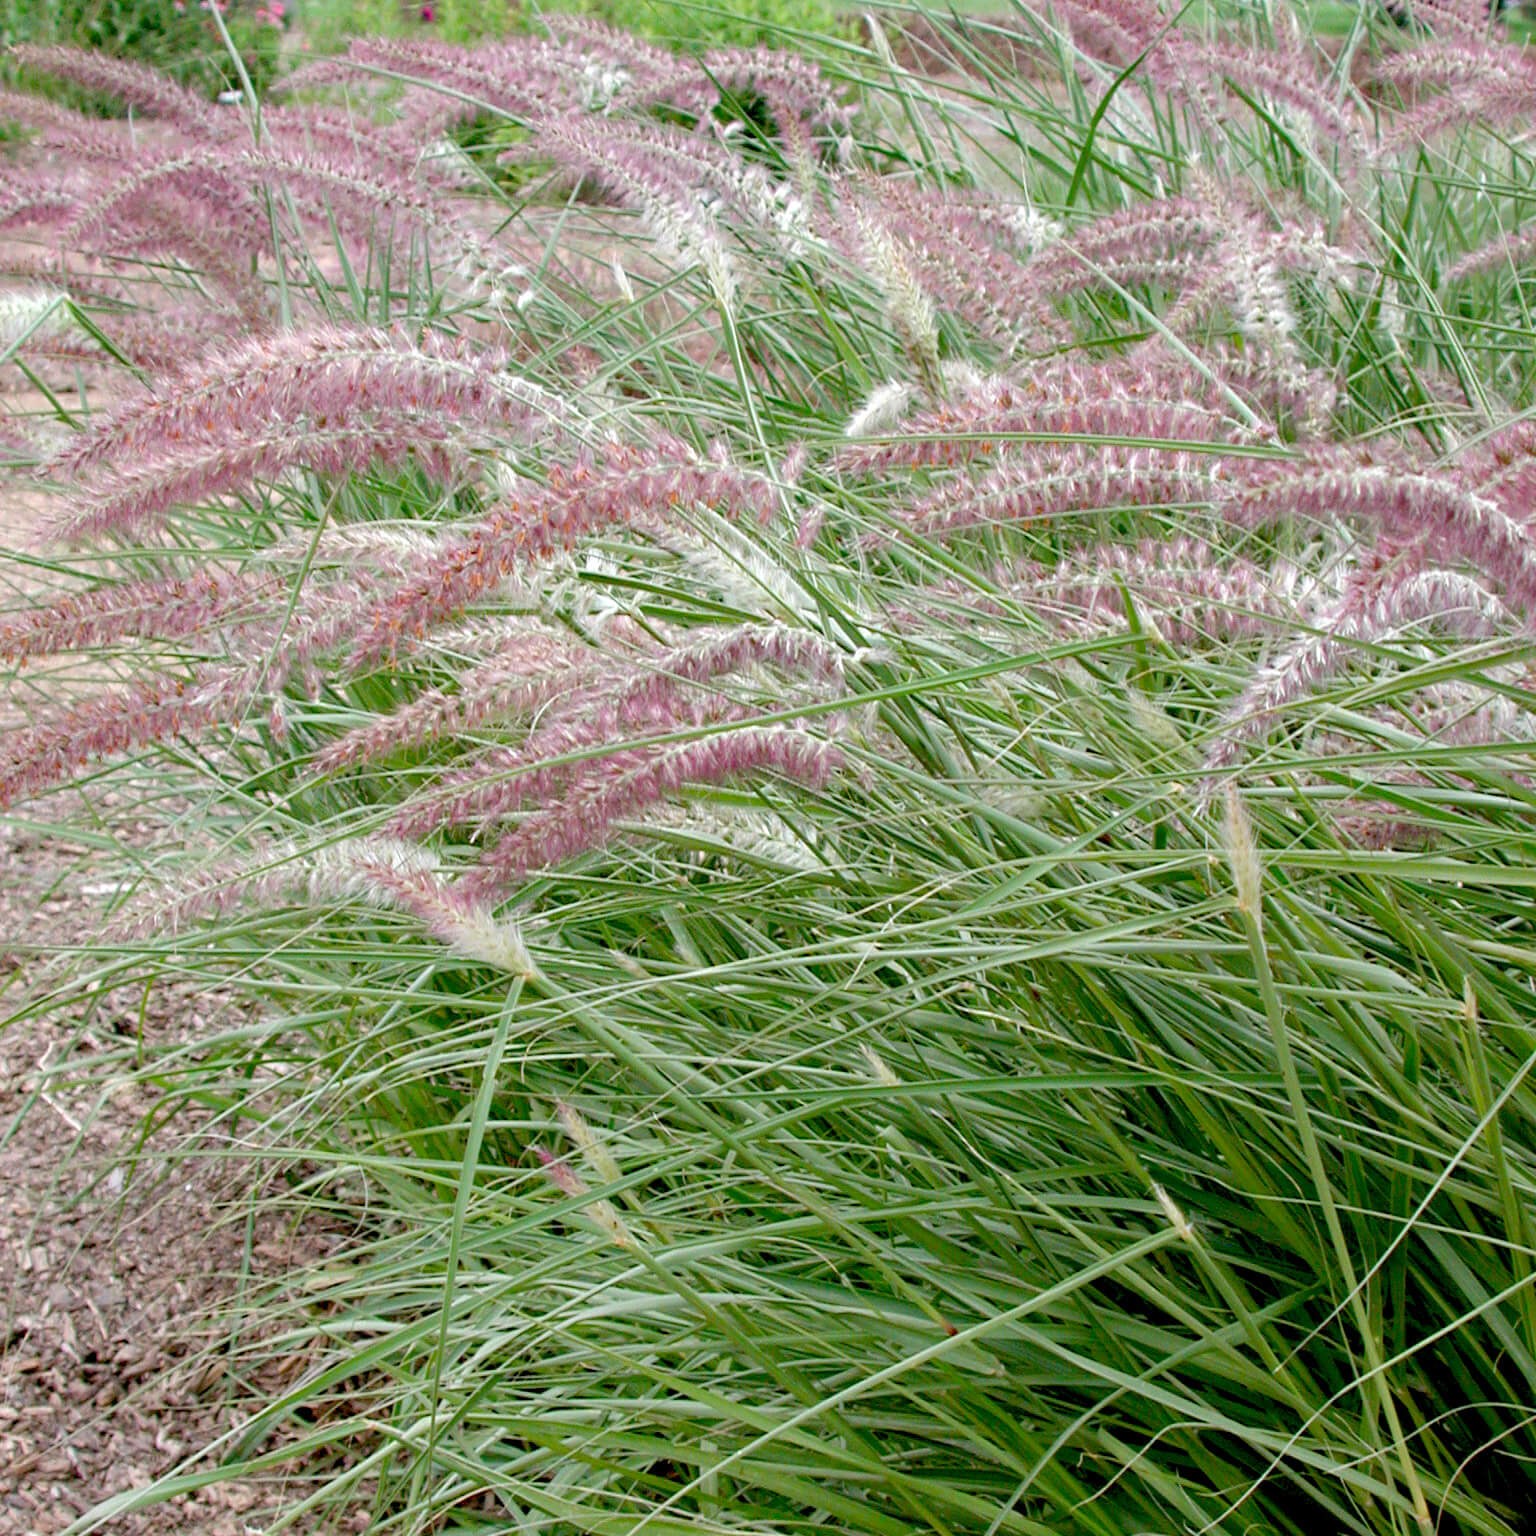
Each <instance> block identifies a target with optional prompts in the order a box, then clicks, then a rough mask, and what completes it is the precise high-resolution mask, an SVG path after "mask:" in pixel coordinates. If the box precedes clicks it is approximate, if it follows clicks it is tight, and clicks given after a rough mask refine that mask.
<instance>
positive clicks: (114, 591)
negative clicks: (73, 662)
mask: <svg viewBox="0 0 1536 1536" xmlns="http://www.w3.org/2000/svg"><path fill="white" fill-rule="evenodd" d="M282 591H283V583H282V582H281V581H280V580H279V578H278V577H277V576H276V575H275V574H273V573H270V572H243V573H231V572H226V571H218V570H211V571H194V572H192V573H191V574H189V575H186V576H162V577H156V578H151V579H149V580H142V581H128V582H113V583H107V584H104V585H102V586H99V587H93V588H92V589H91V590H90V591H88V592H81V593H72V594H70V595H69V596H68V597H61V598H58V599H56V600H55V601H53V602H51V603H48V604H45V605H44V606H42V607H38V608H32V609H28V610H27V611H26V612H24V613H22V614H21V615H19V616H17V617H15V618H10V619H3V618H0V659H3V660H6V661H21V660H24V659H25V658H27V657H29V656H44V655H48V654H51V653H56V652H60V651H81V650H86V649H90V648H94V647H97V646H103V645H110V644H111V643H112V642H114V641H116V640H122V639H127V638H129V637H138V638H149V637H154V638H158V639H172V638H178V637H181V636H186V635H195V634H198V633H201V632H202V631H204V630H206V629H209V628H211V627H212V626H213V625H215V624H218V625H221V626H226V625H230V624H233V623H238V622H240V621H241V620H242V619H243V618H254V617H256V616H257V615H259V614H263V613H265V612H266V611H267V607H268V605H269V604H270V602H271V601H272V600H273V599H275V598H276V596H277V595H278V594H279V593H280V592H282Z"/></svg>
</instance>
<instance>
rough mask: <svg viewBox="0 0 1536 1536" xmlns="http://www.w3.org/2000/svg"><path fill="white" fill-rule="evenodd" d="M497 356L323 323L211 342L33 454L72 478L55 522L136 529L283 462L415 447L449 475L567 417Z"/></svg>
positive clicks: (360, 459)
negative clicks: (44, 452) (49, 456)
mask: <svg viewBox="0 0 1536 1536" xmlns="http://www.w3.org/2000/svg"><path fill="white" fill-rule="evenodd" d="M506 362H507V360H506V357H505V355H504V354H501V353H498V352H495V351H493V350H491V349H488V348H487V349H484V350H477V349H474V348H472V347H470V346H467V345H466V344H463V343H461V342H457V341H453V340H450V339H448V338H445V337H441V336H438V335H436V334H435V333H428V334H427V335H425V336H423V337H421V338H419V339H417V338H413V337H412V336H410V335H408V334H406V333H403V332H399V331H362V330H358V331H344V330H339V329H333V328H320V329H316V330H313V331H306V332H297V333H292V334H285V335H281V336H275V337H271V338H264V339H261V340H258V341H254V342H248V343H245V344H244V345H242V346H239V347H236V348H233V349H231V350H226V351H222V352H220V353H218V354H215V355H213V356H211V357H209V358H207V359H204V360H202V361H201V362H199V363H198V364H197V365H196V366H194V367H193V368H191V369H189V370H188V371H187V372H186V373H184V374H182V375H181V376H179V377H178V378H175V379H173V380H172V381H171V382H170V383H169V384H168V385H167V386H166V388H165V389H164V391H163V392H162V393H161V394H159V395H156V396H153V397H151V398H149V399H147V400H142V401H137V402H133V403H131V404H128V405H125V406H122V407H120V408H119V409H118V410H117V411H116V412H114V413H113V414H112V415H110V416H108V417H107V418H106V419H104V420H103V421H101V422H100V423H99V424H98V425H95V426H93V427H92V428H91V429H90V430H88V431H87V432H86V433H84V434H83V435H82V437H81V438H80V440H79V441H77V442H76V443H74V444H72V445H71V446H70V447H69V448H67V449H66V450H65V451H64V452H62V453H60V454H59V455H57V456H56V457H55V458H54V459H53V460H52V461H50V462H49V463H48V464H46V465H45V466H44V473H46V474H48V475H50V476H52V477H55V478H63V479H73V480H75V481H76V482H77V489H76V492H75V495H74V498H73V501H72V503H71V505H70V506H69V508H68V510H67V511H66V513H65V514H64V516H63V517H62V518H61V519H60V521H59V525H58V528H59V532H60V534H61V536H63V537H66V538H71V539H79V538H83V537H87V536H90V535H93V534H98V533H103V532H107V531H117V532H122V531H129V530H132V531H142V530H143V529H145V528H146V527H149V526H153V525H154V523H155V522H156V521H157V520H158V519H159V518H160V517H161V516H162V515H163V514H164V512H165V511H166V510H167V509H168V508H169V507H171V506H172V505H174V504H176V503H177V502H189V501H196V500H199V499H202V498H205V497H208V496H214V495H222V494H226V493H229V492H231V491H240V490H244V489H247V488H248V487H249V486H250V485H251V484H252V483H253V482H254V481H255V480H256V479H258V478H265V479H271V478H273V477H275V476H276V475H278V474H280V473H282V472H283V471H284V470H286V469H288V468H290V467H294V466H304V467H306V468H311V469H315V470H317V471H320V472H322V473H329V474H340V473H344V472H346V471H348V470H353V469H361V468H364V467H366V466H367V465H368V464H370V463H374V462H383V463H393V462H398V461H399V460H401V459H402V458H404V457H406V456H407V455H408V454H411V453H412V452H415V453H416V454H418V455H419V456H420V457H421V458H422V460H423V461H424V464H425V466H426V467H428V468H429V469H430V470H432V471H434V472H435V473H437V474H438V475H440V476H441V477H442V478H445V479H447V478H451V477H452V476H453V475H454V474H455V473H457V472H459V471H461V470H462V469H463V467H464V466H465V464H466V463H467V462H468V457H467V456H468V454H469V453H470V452H471V451H472V450H476V449H484V448H486V447H487V446H490V445H492V444H494V443H497V442H500V441H502V440H504V439H505V437H506V436H508V435H511V436H514V437H517V438H522V439H525V440H526V439H529V438H535V439H536V438H548V437H551V436H558V435H559V434H560V432H561V430H562V429H563V428H564V426H565V425H566V423H567V422H568V421H570V420H571V419H572V418H571V416H570V412H569V410H568V408H567V407H566V406H565V404H564V402H562V401H560V400H559V399H558V397H556V396H554V395H552V394H550V393H549V392H548V391H547V390H544V389H542V388H540V387H539V386H538V385H535V384H532V383H530V382H529V381H527V380H525V379H521V378H519V377H517V376H516V375H514V374H511V373H508V372H507V371H506ZM119 466H120V467H119Z"/></svg>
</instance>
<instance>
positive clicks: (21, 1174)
mask: <svg viewBox="0 0 1536 1536" xmlns="http://www.w3.org/2000/svg"><path fill="white" fill-rule="evenodd" d="M6 403H7V404H8V405H10V406H12V407H16V406H18V405H19V406H21V407H22V408H23V409H25V408H28V407H30V406H36V405H38V404H40V403H41V402H39V401H37V400H36V399H33V400H18V399H17V398H16V397H15V396H12V397H10V399H9V400H8V401H7V402H6ZM44 507H45V502H44V501H43V500H42V499H41V498H39V497H36V496H32V495H28V494H26V493H24V492H22V491H19V490H18V489H17V488H16V487H15V485H14V484H9V483H4V482H0V609H3V608H5V607H9V606H13V605H14V604H15V602H16V601H17V599H18V596H19V594H20V592H21V591H22V590H23V589H24V588H25V587H26V586H28V585H29V584H31V583H32V581H33V580H34V578H33V576H32V575H31V573H29V572H28V571H27V569H26V568H25V567H24V566H22V567H19V566H18V565H17V564H16V563H15V562H14V561H13V560H11V559H8V558H7V555H6V553H5V551H6V550H8V549H14V548H16V547H17V546H18V545H20V544H24V543H26V542H28V541H30V540H32V539H33V538H34V537H35V534H36V525H37V522H38V520H39V517H40V515H41V513H42V511H43V510H44ZM27 709H28V703H27V700H26V698H25V697H22V698H21V699H19V700H12V701H11V702H10V703H9V704H7V703H6V702H5V701H4V700H0V731H8V730H14V729H16V728H18V727H19V726H22V725H24V724H25V714H26V712H27ZM120 831H121V834H122V835H124V836H127V837H132V836H133V835H134V829H133V828H132V827H131V826H125V827H123V828H121V829H120ZM97 879H99V876H98V877H97ZM102 895H103V892H102V889H101V887H100V885H99V884H98V883H97V880H93V878H92V871H91V868H90V864H89V861H88V860H87V859H86V858H85V857H84V856H83V852H82V850H81V849H79V848H77V847H73V846H71V845H70V844H69V843H67V842H64V841H61V840H59V839H56V838H43V837H41V836H38V835H35V834H32V833H30V832H28V831H27V830H25V828H24V826H19V825H17V824H16V823H14V822H11V823H7V822H5V821H0V1536H54V1533H57V1532H60V1531H63V1530H64V1529H66V1528H67V1527H68V1526H69V1525H70V1524H71V1522H73V1521H74V1520H76V1519H78V1518H79V1517H80V1516H81V1515H82V1514H83V1513H85V1512H86V1511H87V1510H88V1509H90V1508H92V1507H93V1506H94V1505H96V1504H97V1503H99V1502H100V1501H101V1500H103V1499H105V1498H107V1497H109V1496H111V1495H113V1494H116V1493H120V1492H122V1491H124V1490H127V1489H132V1488H140V1487H144V1486H146V1485H148V1484H149V1483H150V1482H151V1481H153V1480H154V1479H155V1478H157V1477H159V1476H161V1475H162V1474H164V1473H166V1472H168V1471H170V1470H172V1469H173V1468H175V1467H176V1466H178V1464H180V1463H181V1462H182V1461H183V1460H184V1458H186V1457H187V1456H188V1455H189V1454H192V1453H195V1452H196V1451H198V1450H199V1449H200V1448H202V1447H204V1446H206V1445H208V1444H209V1443H210V1442H213V1441H215V1440H216V1439H217V1438H218V1437H219V1436H220V1435H222V1434H224V1433H225V1432H226V1431H227V1430H229V1429H230V1428H231V1427H232V1424H233V1423H234V1421H235V1420H234V1414H233V1411H232V1409H231V1408H230V1406H229V1402H230V1400H232V1398H233V1396H234V1394H233V1393H232V1392H229V1390H228V1389H229V1387H230V1378H229V1374H228V1371H227V1369H226V1361H227V1356H226V1354H225V1352H224V1350H225V1346H226V1345H227V1342H228V1324H227V1323H226V1324H223V1325H222V1326H221V1324H220V1323H219V1321H218V1312H219V1309H220V1307H221V1305H222V1304H224V1303H226V1302H227V1301H228V1299H229V1298H230V1297H231V1296H232V1295H234V1294H235V1293H236V1289H237V1287H239V1286H241V1285H242V1284H249V1283H250V1282H251V1281H252V1280H253V1279H254V1280H258V1281H259V1280H260V1279H261V1278H263V1277H270V1276H274V1275H280V1274H282V1273H283V1272H284V1271H285V1270H287V1269H288V1268H290V1267H292V1266H293V1265H295V1264H298V1263H300V1262H312V1261H314V1260H315V1259H317V1258H319V1257H321V1256H322V1255H323V1254H324V1253H325V1252H326V1251H327V1249H328V1247H329V1246H330V1245H332V1244H334V1242H335V1241H337V1239H336V1237H335V1236H334V1235H333V1234H328V1233H324V1232H311V1231H301V1232H298V1233H294V1232H292V1231H288V1230H285V1229H284V1228H283V1227H282V1226H281V1225H280V1224H279V1223H278V1222H277V1221H276V1219H275V1218H273V1217H272V1216H271V1215H266V1216H256V1217H254V1218H251V1219H249V1221H248V1216H249V1211H250V1209H251V1197H252V1191H251V1190H250V1189H249V1188H248V1187H245V1188H242V1187H241V1185H240V1183H239V1180H238V1176H237V1175H235V1174H234V1173H232V1172H230V1171H228V1169H227V1168H225V1167H223V1165H221V1164H220V1163H219V1161H218V1159H217V1157H216V1156H201V1157H197V1158H193V1159H188V1160H183V1161H180V1162H178V1163H175V1164H171V1165H165V1164H160V1165H158V1166H157V1167H150V1166H148V1164H149V1161H150V1160H146V1164H145V1167H144V1168H143V1170H142V1171H141V1172H140V1173H139V1174H138V1175H137V1176H136V1177H135V1178H133V1179H132V1180H131V1181H130V1180H128V1179H127V1178H126V1177H125V1174H124V1170H123V1166H122V1164H121V1161H120V1160H121V1158H122V1156H123V1154H124V1153H125V1152H127V1151H129V1150H131V1149H132V1148H133V1146H134V1143H135V1140H136V1138H137V1137H138V1135H139V1132H140V1129H141V1127H142V1124H143V1117H144V1115H145V1114H146V1112H147V1111H148V1110H149V1109H150V1108H151V1106H152V1105H153V1103H154V1102H155V1094H154V1093H153V1091H152V1090H150V1089H149V1088H147V1087H146V1086H144V1085H143V1084H140V1083H135V1082H133V1081H131V1080H130V1078H129V1077H128V1075H127V1074H126V1073H120V1074H119V1075H118V1076H117V1077H116V1078H115V1079H114V1078H113V1077H111V1076H104V1078H103V1079H102V1082H100V1083H98V1084H97V1085H95V1086H92V1087H86V1086H82V1085H81V1084H80V1082H79V1081H78V1078H79V1074H78V1073H74V1074H73V1075H74V1076H75V1077H76V1079H77V1080H76V1082H75V1083H74V1085H71V1084H70V1083H69V1082H68V1081H66V1080H61V1079H60V1078H59V1077H58V1075H57V1069H58V1066H59V1064H60V1063H61V1062H63V1061H65V1060H66V1059H68V1060H70V1061H71V1062H73V1063H74V1064H76V1065H78V1066H82V1067H83V1066H88V1065H89V1063H90V1061H91V1059H92V1058H93V1057H94V1058H96V1059H98V1060H101V1059H103V1058H104V1053H106V1052H109V1051H118V1050H121V1049H122V1048H123V1047H124V1045H125V1044H127V1043H131V1042H133V1041H134V1040H136V1039H137V1038H139V1035H140V1031H141V1030H142V1032H143V1036H144V1037H145V1038H147V1039H150V1040H160V1041H165V1040H174V1041H180V1040H185V1039H189V1038H195V1037H197V1036H199V1035H203V1034H205V1033H206V1032H207V1031H208V1030H209V1029H210V1027H211V1026H212V1025H213V1023H214V1021H215V1019H216V1016H217V1013H218V1011H219V1010H220V1008H221V1007H228V1006H232V1005H228V1004H221V1002H220V1000H219V999H218V998H216V997H209V996H207V995H193V994H190V993H187V992H177V991H175V990H174V989H171V990H166V991H163V992H160V993H157V994H156V995H154V996H153V997H151V998H150V999H149V1000H148V1005H147V1007H144V1008H143V1009H142V1011H141V1007H140V1004H141V1002H142V1001H143V1000H142V999H140V998H138V997H121V996H116V995H113V996H104V997H99V998H97V999H94V1000H93V1005H92V1006H91V1007H90V1008H89V1010H86V1009H83V1008H80V1007H74V1008H71V1009H69V1010H66V1011H64V1012H55V1013H51V1014H49V1015H46V1016H43V1017H39V1018H26V1017H23V1018H20V1019H15V1018H13V1017H12V1016H13V1014H14V1013H15V1012H16V1011H17V1010H18V1009H20V1008H21V1007H22V1006H23V1004H24V1003H25V1001H26V998H27V996H28V994H29V992H35V991H36V990H37V989H38V988H39V987H43V986H46V984H47V979H48V975H49V967H50V960H51V958H52V957H57V956H59V955H61V954H63V953H64V952H67V950H68V949H69V948H70V947H71V946H73V945H75V944H78V943H80V942H83V941H86V940H88V939H89V938H90V936H91V934H92V932H93V929H94V927H95V925H96V924H97V922H98V915H99V911H100V907H101V897H102ZM7 1020H10V1022H9V1023H7V1022H6V1021H7ZM103 1083H104V1084H105V1086H104V1087H103V1086H102V1084H103ZM188 1129H189V1130H191V1129H194V1128H193V1127H190V1126H189V1127H188ZM202 1150H203V1151H205V1152H211V1153H216V1152H217V1146H216V1144H214V1143H211V1142H210V1143H209V1144H208V1145H206V1146H205V1147H204V1148H203V1149H202ZM274 1385H275V1384H274ZM296 1492H298V1490H297V1489H296V1488H295V1486H294V1485H293V1484H292V1483H289V1484H287V1485H284V1484H283V1483H281V1482H272V1483H268V1484H261V1483H255V1482H251V1481H245V1482H234V1483H226V1484H221V1485H218V1486H215V1487H212V1488H208V1489H205V1490H203V1491H201V1492H199V1493H197V1494H195V1495H191V1496H188V1497H185V1498H183V1499H180V1500H177V1501H176V1502H175V1503H172V1504H167V1505H159V1506H156V1507H153V1508H150V1509H148V1510H145V1511H143V1512H141V1513H138V1514H133V1515H127V1516H123V1517H120V1518H119V1519H116V1520H114V1521H112V1522H111V1523H110V1524H109V1525H107V1526H106V1527H104V1528H105V1529H107V1530H110V1531H113V1532H121V1533H125V1536H161V1533H178V1532H193V1531H196V1532H200V1533H207V1536H253V1533H256V1532H260V1531H263V1530H265V1529H266V1528H267V1527H268V1525H269V1524H270V1523H271V1521H272V1518H273V1517H274V1516H275V1514H276V1513H277V1511H278V1510H279V1508H280V1507H281V1505H282V1504H283V1503H285V1502H289V1501H291V1500H292V1498H293V1497H294V1496H295V1494H296ZM346 1528H347V1529H352V1530H365V1529H366V1528H367V1521H366V1518H363V1519H361V1520H360V1521H354V1522H352V1523H351V1524H350V1525H349V1526H348V1527H346ZM298 1529H299V1530H301V1531H302V1530H306V1529H307V1530H309V1531H312V1532H316V1533H318V1532H320V1531H323V1530H334V1529H336V1527H334V1526H321V1525H316V1524H313V1523H312V1524H310V1525H309V1526H308V1527H303V1526H301V1527H298Z"/></svg>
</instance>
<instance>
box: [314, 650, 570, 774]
mask: <svg viewBox="0 0 1536 1536" xmlns="http://www.w3.org/2000/svg"><path fill="white" fill-rule="evenodd" d="M595 664H596V658H595V657H594V656H593V655H592V653H591V651H590V648H589V647H586V646H583V645H582V644H581V642H580V641H578V640H576V639H575V638H574V637H573V636H571V635H568V634H565V633H563V632H562V631H559V630H554V629H545V628H542V627H539V628H535V627H531V626H530V628H529V629H528V630H527V631H526V632H524V633H520V634H517V635H515V636H514V637H513V638H512V639H511V640H509V641H507V642H506V643H504V644H503V645H502V646H500V647H499V648H498V650H497V651H496V653H495V655H493V656H491V657H489V658H488V659H487V660H486V661H484V662H481V663H480V664H479V665H477V666H473V667H471V668H469V669H468V670H467V671H466V672H465V673H464V675H463V676H462V677H461V678H460V680H459V685H458V688H457V689H456V690H455V691H454V692H452V693H446V692H444V691H443V690H442V689H439V688H432V689H428V690H427V691H426V692H425V693H423V694H421V695H420V696H419V697H418V698H415V699H413V700H412V701H411V702H410V703H409V704H406V705H404V706H403V707H402V708H400V709H397V710H395V711H394V712H393V713H392V714H388V715H383V716H381V717H380V718H379V719H377V720H374V721H372V722H370V723H369V724H368V725H364V726H359V727H358V728H357V729H356V730H354V731H349V732H348V733H347V734H346V735H345V736H342V737H340V738H339V739H338V740H336V741H334V742H332V743H331V744H330V745H329V746H328V747H326V748H325V749H324V750H323V751H322V752H320V753H319V754H318V756H317V757H316V759H315V767H316V768H317V769H318V770H319V771H320V772H321V773H336V772H338V771H340V770H341V769H343V768H349V767H352V766H354V765H355V764H358V763H365V762H372V761H375V760H377V759H378V758H380V757H385V756H388V755H389V754H390V753H391V752H398V751H402V750H406V749H409V748H415V747H423V746H427V745H429V744H430V743H432V742H434V741H439V740H441V739H442V738H444V737H448V736H459V735H462V734H464V733H465V732H466V731H473V730H475V729H477V728H478V727H480V726H482V725H484V724H486V723H487V722H488V721H502V720H508V719H512V718H514V717H515V716H517V715H520V714H526V713H529V712H531V711H532V710H534V709H535V708H537V707H538V706H539V705H540V704H541V703H543V702H545V701H547V700H548V698H549V697H550V695H551V693H552V692H553V691H554V690H555V689H556V688H560V687H564V688H570V687H573V686H576V684H577V683H578V682H579V680H580V679H582V678H583V676H584V675H585V674H586V673H587V672H589V671H590V670H591V669H592V668H593V666H594V665H595Z"/></svg>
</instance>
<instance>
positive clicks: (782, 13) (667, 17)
mask: <svg viewBox="0 0 1536 1536" xmlns="http://www.w3.org/2000/svg"><path fill="white" fill-rule="evenodd" d="M598 9H599V11H600V12H601V14H602V15H604V16H605V17H606V18H607V19H608V20H610V21H613V22H616V23H618V24H619V25H620V26H624V27H628V28H629V29H630V30H631V31H634V32H638V33H640V34H641V35H642V36H645V37H650V38H654V39H655V40H656V41H657V42H663V43H671V44H673V45H675V46H676V47H679V48H682V49H684V50H685V51H686V52H690V53H693V52H700V51H702V50H703V49H705V48H724V47H741V46H747V45H751V44H754V43H762V42H766V41H768V40H769V39H775V40H776V41H777V43H778V45H779V46H780V47H783V46H784V45H785V42H786V40H787V38H788V37H792V36H793V35H795V34H797V33H819V34H821V35H823V36H825V35H828V34H835V33H836V32H837V31H838V30H839V11H838V8H837V6H835V5H834V4H832V3H831V0H749V3H745V4H741V5H733V6H729V7H725V8H720V7H716V6H712V5H707V4H695V3H692V0H605V3H603V4H600V5H599V7H598Z"/></svg>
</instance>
